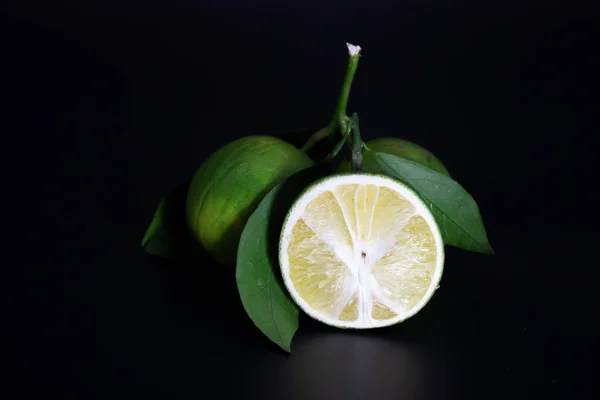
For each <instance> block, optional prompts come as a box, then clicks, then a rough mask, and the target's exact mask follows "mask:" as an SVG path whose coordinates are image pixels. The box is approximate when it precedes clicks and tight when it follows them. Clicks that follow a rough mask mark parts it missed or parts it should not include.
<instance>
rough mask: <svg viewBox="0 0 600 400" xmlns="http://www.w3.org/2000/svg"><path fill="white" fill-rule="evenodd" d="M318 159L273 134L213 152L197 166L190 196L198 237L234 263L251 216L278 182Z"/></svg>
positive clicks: (215, 253) (191, 220)
mask: <svg viewBox="0 0 600 400" xmlns="http://www.w3.org/2000/svg"><path fill="white" fill-rule="evenodd" d="M313 164H314V162H313V161H312V160H311V159H310V158H309V157H308V156H307V155H306V154H304V153H303V152H301V151H300V150H299V149H298V148H296V147H294V146H293V145H291V144H289V143H286V142H284V141H283V140H280V139H277V138H274V137H271V136H247V137H244V138H241V139H238V140H235V141H233V142H231V143H229V144H227V145H225V146H223V147H221V148H220V149H219V150H217V151H216V152H215V153H213V154H212V155H211V156H210V157H209V158H208V159H207V160H206V161H205V162H204V163H203V164H202V165H201V166H200V168H199V169H198V170H197V171H196V173H195V174H194V176H193V178H192V181H191V182H190V186H189V188H188V193H187V198H186V209H185V213H186V221H187V225H188V227H189V229H190V232H191V234H192V236H193V237H194V239H195V240H196V241H197V242H199V243H200V244H201V245H202V247H203V248H204V249H205V250H206V251H207V252H208V253H209V254H210V255H211V256H212V257H213V258H214V259H216V260H217V261H218V262H220V263H222V264H225V265H228V266H233V265H235V261H236V257H237V247H238V243H239V240H240V236H241V233H242V230H243V229H244V226H245V224H246V221H247V220H248V218H249V217H250V215H251V214H252V212H253V211H254V210H255V209H256V207H257V206H258V204H259V203H260V201H261V200H262V199H263V197H264V196H265V195H266V194H267V193H268V192H269V191H270V190H271V189H272V188H273V187H274V186H276V185H277V184H278V183H280V182H282V181H283V180H284V179H286V178H287V177H289V176H290V175H293V174H294V173H296V172H298V171H300V170H302V169H305V168H307V167H310V166H311V165H313Z"/></svg>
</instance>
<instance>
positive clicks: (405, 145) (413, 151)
mask: <svg viewBox="0 0 600 400" xmlns="http://www.w3.org/2000/svg"><path fill="white" fill-rule="evenodd" d="M367 146H368V147H369V149H371V150H373V151H381V152H384V153H389V154H393V155H395V156H398V157H403V158H406V159H409V160H411V161H414V162H416V163H419V164H421V165H424V166H426V167H429V168H431V169H433V170H434V171H436V172H439V173H440V174H444V175H446V176H450V174H449V173H448V170H447V169H446V167H445V166H444V164H442V162H441V161H440V160H438V158H437V157H436V156H434V155H433V154H432V153H431V152H430V151H429V150H427V149H426V148H424V147H422V146H420V145H418V144H416V143H413V142H409V141H408V140H404V139H398V138H380V139H373V140H371V141H369V142H367ZM363 166H364V167H365V168H368V169H370V170H371V171H373V172H377V173H381V172H382V171H381V169H380V168H379V167H378V165H377V163H376V162H375V160H374V159H373V156H372V155H371V154H370V153H369V152H368V151H365V152H363ZM350 170H351V167H350V162H348V161H347V160H343V161H342V162H341V163H340V166H339V167H338V171H339V172H349V171H350Z"/></svg>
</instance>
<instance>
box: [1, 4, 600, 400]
mask: <svg viewBox="0 0 600 400" xmlns="http://www.w3.org/2000/svg"><path fill="white" fill-rule="evenodd" d="M485 3H486V4H485V6H484V5H481V4H479V5H474V4H467V3H465V2H462V3H461V2H457V1H452V2H442V1H437V2H435V1H421V2H409V1H395V2H392V1H388V2H384V1H369V2H363V3H362V4H358V3H357V4H356V5H355V4H353V3H348V2H337V1H336V2H324V3H318V2H312V1H303V2H292V1H288V2H280V4H279V3H276V2H267V1H262V2H260V1H258V2H257V1H255V2H248V3H245V4H242V3H241V2H238V3H231V2H217V1H214V0H210V1H206V0H205V1H190V0H173V1H168V2H167V1H154V2H142V1H133V0H129V1H122V2H120V3H119V4H120V5H119V6H111V5H110V4H108V3H107V2H103V3H102V4H101V3H100V2H98V4H96V2H86V3H85V5H82V4H79V5H77V3H75V2H73V4H70V5H65V4H61V5H60V6H59V5H57V4H54V5H48V4H46V5H44V6H42V5H33V4H30V3H29V2H27V1H21V2H18V3H15V4H13V5H10V6H8V8H6V9H5V10H6V11H8V12H5V13H3V16H2V20H1V22H0V29H1V34H2V35H1V37H2V55H1V56H0V57H1V58H0V60H1V63H2V64H3V72H2V75H3V76H2V78H1V79H2V82H3V83H2V87H3V89H2V93H3V95H4V96H3V97H5V99H6V100H8V101H7V102H5V105H4V106H3V110H2V120H3V124H2V126H3V128H2V134H3V136H2V137H3V142H4V143H3V147H2V152H3V154H4V155H3V164H5V168H4V172H5V179H4V191H3V195H4V196H3V197H4V201H8V204H7V206H6V207H5V213H6V216H5V219H6V221H7V223H8V224H7V228H6V236H7V237H8V238H9V239H8V240H5V241H4V243H5V249H4V254H5V262H4V263H3V268H2V271H3V277H2V278H1V279H0V282H1V284H2V286H3V288H2V289H3V294H4V295H3V297H4V299H5V301H3V311H2V318H3V327H4V328H2V330H3V331H4V332H5V333H6V334H7V340H5V344H6V349H7V351H5V352H3V355H2V359H3V360H4V361H6V362H8V363H9V364H8V365H9V369H10V371H11V372H12V373H13V374H12V375H14V376H15V377H16V379H15V378H13V377H12V376H11V375H9V376H8V378H7V379H6V380H7V382H8V383H13V384H15V388H17V389H18V391H15V392H12V394H11V395H8V396H3V397H4V398H25V397H27V396H28V395H29V394H30V392H33V391H36V392H38V393H42V394H44V396H57V398H62V399H95V398H99V399H108V398H130V399H131V398H169V399H179V398H182V399H183V398H185V399H187V398H194V399H196V398H205V397H207V398H226V397H233V396H236V397H238V398H289V399H337V398H340V399H342V398H348V399H350V398H352V399H354V398H356V399H367V398H372V399H406V400H408V399H436V400H441V399H489V398H499V399H500V398H503V399H505V398H517V399H521V398H523V399H525V398H534V397H536V398H537V397H538V396H539V397H540V398H542V396H543V398H548V397H550V398H554V397H556V398H565V397H566V398H578V399H579V398H598V397H599V392H600V391H599V390H598V389H597V379H598V377H599V375H600V373H599V372H600V371H599V368H598V367H597V362H596V360H597V357H598V355H599V354H600V352H599V345H598V328H597V327H596V324H597V322H596V321H595V319H596V318H597V315H598V300H597V296H596V293H597V289H596V286H597V284H596V283H595V279H594V278H595V275H597V274H596V272H595V269H596V268H597V267H598V261H597V257H596V256H594V254H595V253H596V251H597V247H598V244H597V239H598V233H597V225H594V224H595V223H596V220H597V216H596V215H595V214H596V211H595V209H596V208H597V198H598V197H597V195H596V194H595V193H596V191H597V190H596V186H597V184H598V180H597V178H595V176H594V171H595V170H596V169H597V167H596V165H597V155H596V151H595V147H594V141H595V137H596V136H597V135H598V127H599V125H600V124H598V122H597V118H598V112H597V110H598V107H599V106H600V100H599V99H598V96H599V95H598V93H599V89H600V88H599V86H598V84H597V74H598V73H599V71H600V63H599V62H598V60H597V58H598V54H597V53H598V45H597V43H598V42H597V39H598V35H597V27H598V21H599V20H598V17H597V16H598V13H597V12H595V10H592V9H583V8H582V9H577V8H576V7H575V6H574V5H571V6H569V7H566V6H561V7H559V6H558V5H557V4H552V3H544V5H537V6H534V5H532V4H527V5H526V4H525V3H523V2H521V3H518V4H508V3H504V4H500V2H485ZM3 7H4V6H3ZM347 41H349V42H351V43H355V44H359V45H361V46H362V48H363V57H362V58H361V61H360V64H359V68H358V72H357V75H356V78H355V83H354V85H353V89H352V95H351V101H350V107H349V111H350V112H354V111H356V112H358V113H359V115H360V117H361V127H362V132H363V136H365V137H366V138H374V137H378V136H401V137H404V138H407V139H409V140H414V141H416V142H418V143H420V144H422V145H424V146H425V147H427V148H429V149H430V150H431V151H432V152H433V153H434V154H436V155H437V156H438V157H439V158H440V159H442V160H443V162H444V163H445V165H446V166H447V167H448V169H449V170H450V173H451V174H452V176H453V177H454V178H455V179H456V180H458V181H459V182H460V183H461V184H462V185H463V186H464V187H465V188H466V189H467V190H468V191H469V192H470V193H471V194H472V195H473V197H474V198H475V199H476V200H477V202H478V203H479V206H480V209H481V213H482V215H483V219H484V222H485V224H486V227H487V231H488V235H489V237H490V240H491V243H492V246H493V247H494V250H495V251H496V254H495V255H494V256H491V257H490V256H483V255H479V254H474V253H468V252H465V251H461V250H456V249H451V248H449V249H448V250H447V260H446V269H445V273H444V277H443V279H442V282H441V288H440V289H439V290H438V292H437V293H436V295H435V296H434V298H433V299H432V301H431V302H430V303H429V305H428V306H427V307H426V308H425V309H424V310H423V311H422V312H421V313H419V315H418V316H417V317H414V318H412V319H411V320H409V321H407V322H406V323H404V324H401V325H399V326H396V327H392V328H388V329H385V330H378V331H369V332H362V333H356V332H344V331H340V330H335V329H328V328H326V327H324V326H322V325H320V324H318V323H315V322H313V321H311V320H308V319H307V318H303V319H301V325H300V330H299V332H298V333H297V335H296V337H295V339H294V341H293V344H292V354H291V356H290V355H286V354H284V353H282V352H281V351H279V349H278V348H277V347H276V346H274V345H272V344H271V343H270V342H269V341H268V340H267V339H266V338H264V337H262V336H261V334H260V332H259V331H258V330H257V329H256V328H255V327H254V326H253V325H252V323H251V321H250V320H249V319H248V318H247V317H246V316H245V314H244V311H243V309H242V307H241V304H240V302H239V300H238V297H237V295H236V292H235V290H236V288H235V280H234V279H233V276H232V275H231V274H229V273H227V272H226V271H223V270H222V268H220V267H219V266H216V265H214V264H213V263H211V262H210V261H208V260H204V261H203V262H201V263H196V264H194V265H188V264H186V263H175V262H171V261H165V260H161V259H158V258H155V257H151V256H149V255H147V254H145V253H144V252H143V251H142V249H141V248H140V240H141V238H142V236H143V234H144V232H145V230H146V228H147V226H148V224H149V222H150V220H151V218H152V215H153V213H154V210H155V207H156V205H157V202H158V199H160V198H161V197H162V196H163V195H164V194H165V193H167V192H168V191H169V190H170V189H171V188H173V187H174V186H176V185H177V184H179V183H181V182H184V181H185V180H187V179H188V178H189V177H190V176H191V175H192V174H193V172H194V171H195V169H196V168H197V167H198V166H199V165H200V163H201V162H202V161H203V160H204V159H205V158H206V157H207V156H208V155H209V154H210V153H212V152H213V151H214V150H215V149H217V148H218V147H219V146H220V145H223V144H224V143H226V142H229V141H231V140H233V139H236V138H239V137H241V136H244V135H248V134H255V133H262V134H270V133H277V132H281V131H286V130H293V129H302V128H319V127H321V126H323V125H324V124H326V123H327V122H328V120H329V118H330V115H331V113H332V111H333V106H334V104H335V101H336V98H337V93H338V90H339V85H340V83H341V79H342V77H343V73H344V70H345V66H346V60H347V58H346V49H345V44H344V43H345V42H347ZM9 260H10V261H9ZM7 390H8V389H7Z"/></svg>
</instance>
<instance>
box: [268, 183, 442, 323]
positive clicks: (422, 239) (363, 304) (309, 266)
mask: <svg viewBox="0 0 600 400" xmlns="http://www.w3.org/2000/svg"><path fill="white" fill-rule="evenodd" d="M279 262H280V265H281V272H282V276H283V280H284V282H285V285H286V287H287V288H288V291H289V292H290V294H291V295H292V297H293V299H294V301H295V302H296V303H297V304H298V305H299V306H300V307H301V308H302V309H303V310H304V311H305V312H306V313H307V314H308V315H310V316H311V317H312V318H314V319H317V320H319V321H321V322H323V323H325V324H328V325H331V326H337V327H344V328H357V329H366V328H376V327H382V326H388V325H392V324H396V323H398V322H401V321H403V320H405V319H407V318H409V317H411V316H413V315H415V314H416V313H417V312H418V311H419V310H421V309H422V308H423V307H424V306H425V304H427V302H428V301H429V299H430V298H431V296H432V295H433V293H434V291H435V289H436V288H437V285H438V282H439V281H440V279H441V276H442V270H443V265H444V245H443V242H442V238H441V235H440V231H439V228H438V225H437V224H436V222H435V220H434V217H433V215H432V214H431V212H430V211H429V209H428V208H427V206H426V205H425V204H424V203H423V201H422V200H421V199H420V198H419V197H418V196H417V195H416V194H415V193H414V192H413V191H412V190H411V189H409V188H408V187H407V186H405V185H404V184H402V183H400V182H398V181H396V180H394V179H392V178H390V177H387V176H384V175H371V174H339V175H334V176H330V177H327V178H324V179H322V180H320V181H318V182H316V183H314V184H312V185H311V186H310V187H309V188H308V189H306V190H305V191H304V192H303V194H301V195H300V196H299V197H298V199H297V200H296V202H295V204H294V205H293V206H292V208H291V210H290V212H289V213H288V216H287V219H286V221H285V223H284V225H283V229H282V233H281V237H280V243H279Z"/></svg>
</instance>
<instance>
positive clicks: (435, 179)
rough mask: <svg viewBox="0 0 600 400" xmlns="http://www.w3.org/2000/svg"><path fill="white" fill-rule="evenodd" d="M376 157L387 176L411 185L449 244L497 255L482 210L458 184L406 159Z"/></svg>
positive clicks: (384, 156)
mask: <svg viewBox="0 0 600 400" xmlns="http://www.w3.org/2000/svg"><path fill="white" fill-rule="evenodd" d="M374 154H375V159H376V161H377V164H378V165H379V167H380V168H381V169H382V171H383V172H384V173H385V174H386V175H390V176H392V177H394V178H397V179H399V180H401V181H403V182H405V183H406V184H408V185H409V186H410V187H411V188H412V189H413V190H415V192H417V194H418V195H419V196H420V197H421V198H422V199H423V200H424V201H425V202H426V204H427V205H428V206H429V208H430V210H431V212H432V213H433V215H434V216H435V219H436V221H437V223H438V225H439V227H440V231H441V233H442V238H443V240H444V243H445V244H448V245H451V246H455V247H458V248H461V249H464V250H470V251H475V252H479V253H484V254H494V251H493V249H492V247H491V245H490V243H489V241H488V238H487V234H486V231H485V227H484V226H483V221H482V220H481V215H480V213H479V207H478V206H477V203H476V202H475V200H474V199H473V198H472V197H471V195H470V194H469V193H467V191H466V190H465V189H464V188H463V187H462V186H461V185H460V184H458V182H456V181H454V180H453V179H452V178H450V177H448V176H446V175H442V174H440V173H438V172H436V171H434V170H432V169H430V168H428V167H425V166H423V165H421V164H417V163H415V162H413V161H410V160H407V159H405V158H402V157H398V156H395V155H392V154H387V153H381V152H374ZM371 172H373V171H371Z"/></svg>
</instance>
